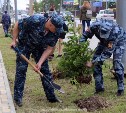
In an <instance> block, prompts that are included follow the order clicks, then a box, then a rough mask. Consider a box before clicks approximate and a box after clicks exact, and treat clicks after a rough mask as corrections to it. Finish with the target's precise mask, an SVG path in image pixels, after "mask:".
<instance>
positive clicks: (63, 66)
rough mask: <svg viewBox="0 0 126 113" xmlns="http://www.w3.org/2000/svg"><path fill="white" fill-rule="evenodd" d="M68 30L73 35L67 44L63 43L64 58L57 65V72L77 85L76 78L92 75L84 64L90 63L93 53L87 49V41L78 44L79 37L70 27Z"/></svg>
mask: <svg viewBox="0 0 126 113" xmlns="http://www.w3.org/2000/svg"><path fill="white" fill-rule="evenodd" d="M69 30H71V31H72V32H73V34H72V36H69V41H68V42H64V43H63V44H64V49H63V52H64V56H63V57H62V58H61V59H60V61H59V63H58V70H60V71H62V72H63V73H64V74H65V76H67V77H70V78H72V80H71V81H72V84H77V83H78V82H77V81H76V78H77V76H87V75H91V73H92V69H89V68H87V67H86V62H87V61H90V59H91V57H92V54H93V51H92V50H91V49H90V48H89V41H86V42H81V43H79V39H80V35H78V34H77V33H75V32H76V31H75V30H73V28H72V26H71V28H70V29H69ZM77 31H78V30H77Z"/></svg>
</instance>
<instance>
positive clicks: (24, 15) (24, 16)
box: [21, 14, 29, 19]
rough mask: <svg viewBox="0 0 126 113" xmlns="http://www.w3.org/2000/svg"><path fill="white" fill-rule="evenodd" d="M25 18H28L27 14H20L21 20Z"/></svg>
mask: <svg viewBox="0 0 126 113" xmlns="http://www.w3.org/2000/svg"><path fill="white" fill-rule="evenodd" d="M27 17H29V15H27V14H21V19H23V18H27Z"/></svg>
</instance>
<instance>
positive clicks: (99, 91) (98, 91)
mask: <svg viewBox="0 0 126 113" xmlns="http://www.w3.org/2000/svg"><path fill="white" fill-rule="evenodd" d="M104 91H105V89H104V88H101V89H97V90H96V91H95V93H94V94H98V93H101V92H104Z"/></svg>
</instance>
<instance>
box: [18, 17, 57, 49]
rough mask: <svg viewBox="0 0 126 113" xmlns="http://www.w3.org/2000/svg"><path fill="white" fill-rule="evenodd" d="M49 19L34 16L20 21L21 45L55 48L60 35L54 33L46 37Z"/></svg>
mask: <svg viewBox="0 0 126 113" xmlns="http://www.w3.org/2000/svg"><path fill="white" fill-rule="evenodd" d="M46 21H47V19H46V18H45V17H43V16H41V15H33V16H30V17H28V18H24V19H21V20H19V21H18V27H19V36H18V39H19V43H22V44H27V45H28V46H30V47H32V48H33V47H39V48H46V47H47V46H51V47H54V46H55V45H56V42H57V40H58V35H56V34H55V33H52V32H48V34H46V35H44V34H45V33H44V26H45V23H46Z"/></svg>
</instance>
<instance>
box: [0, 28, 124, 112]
mask: <svg viewBox="0 0 126 113" xmlns="http://www.w3.org/2000/svg"><path fill="white" fill-rule="evenodd" d="M11 41H12V40H11V39H10V38H5V37H4V34H3V30H2V29H1V28H0V51H1V52H2V56H3V60H4V64H5V68H6V71H7V75H8V80H9V83H10V88H11V93H12V95H13V86H14V78H15V58H16V57H15V52H14V51H13V50H11V49H10V47H9V44H10V43H11ZM56 60H57V59H56V58H54V61H52V63H50V68H51V67H52V64H55V63H56ZM110 65H111V63H110V62H107V63H106V65H105V66H103V68H104V70H103V73H104V83H105V92H104V93H102V94H99V96H102V97H104V98H106V99H107V100H108V102H110V103H111V106H110V107H108V108H104V109H101V110H99V111H95V113H125V112H126V94H124V96H122V97H117V96H116V95H115V92H116V91H117V85H116V81H115V80H112V79H111V77H112V76H113V75H112V74H111V73H110V72H109V68H110V67H111V66H110ZM125 82H126V81H125ZM55 83H57V84H59V85H61V86H62V88H63V89H64V90H65V94H60V93H59V92H57V91H55V93H56V95H57V96H58V97H59V98H60V99H61V100H63V103H53V104H52V103H49V102H48V101H47V100H46V97H45V94H44V91H43V88H42V85H41V81H40V78H39V76H38V74H36V73H35V72H34V71H33V70H32V68H31V67H30V66H29V68H28V71H27V79H26V84H25V90H24V97H23V107H20V108H19V107H17V106H15V107H16V111H17V113H45V112H46V113H47V112H48V113H81V112H84V111H81V110H80V109H79V108H78V107H77V106H76V105H75V104H74V103H73V101H75V100H76V99H80V98H86V97H90V96H93V95H94V79H93V81H92V83H91V84H90V85H86V84H83V85H82V86H81V87H80V88H79V89H77V88H76V86H72V85H71V84H70V80H69V79H68V78H66V79H60V80H55Z"/></svg>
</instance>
